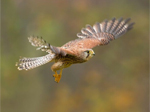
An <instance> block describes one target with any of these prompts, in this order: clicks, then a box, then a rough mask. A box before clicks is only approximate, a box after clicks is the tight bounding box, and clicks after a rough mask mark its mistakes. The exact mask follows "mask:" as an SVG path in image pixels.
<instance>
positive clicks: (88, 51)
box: [83, 49, 95, 61]
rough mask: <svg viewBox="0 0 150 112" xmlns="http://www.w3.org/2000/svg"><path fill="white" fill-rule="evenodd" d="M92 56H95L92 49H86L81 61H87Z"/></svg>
mask: <svg viewBox="0 0 150 112" xmlns="http://www.w3.org/2000/svg"><path fill="white" fill-rule="evenodd" d="M93 56H95V53H94V51H93V50H92V49H88V50H86V51H83V59H84V60H86V61H88V60H89V59H91V58H92V57H93Z"/></svg>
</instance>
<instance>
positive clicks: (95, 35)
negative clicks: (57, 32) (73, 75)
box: [62, 18, 134, 50]
mask: <svg viewBox="0 0 150 112" xmlns="http://www.w3.org/2000/svg"><path fill="white" fill-rule="evenodd" d="M129 21H130V18H128V19H125V20H123V18H120V19H115V18H113V19H112V20H109V21H107V20H105V21H104V22H102V23H96V24H94V26H93V27H92V26H90V25H86V28H83V29H82V30H81V33H78V34H77V36H78V37H79V39H76V40H74V41H70V42H68V43H67V44H65V45H64V46H62V47H63V48H66V49H76V50H78V49H91V48H93V47H96V46H99V45H106V44H108V43H109V42H110V41H112V40H114V39H117V38H118V37H120V36H122V35H123V34H125V33H126V32H127V31H129V30H130V29H132V27H133V25H134V23H129V24H128V22H129Z"/></svg>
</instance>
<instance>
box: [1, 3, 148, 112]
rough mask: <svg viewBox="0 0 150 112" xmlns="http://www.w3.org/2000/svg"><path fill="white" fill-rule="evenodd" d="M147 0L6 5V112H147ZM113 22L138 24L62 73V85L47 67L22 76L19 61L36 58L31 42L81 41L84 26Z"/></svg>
mask: <svg viewBox="0 0 150 112" xmlns="http://www.w3.org/2000/svg"><path fill="white" fill-rule="evenodd" d="M148 4H149V2H148V0H132V1H131V0H120V1H119V0H113V1H112V0H2V5H1V6H2V18H1V20H2V27H1V28H2V32H1V33H2V34H1V35H2V38H1V43H2V45H1V46H2V54H1V56H2V57H1V62H2V64H1V70H2V74H1V82H2V83H1V101H2V102H1V111H2V112H148V107H149V104H148V99H149V98H148V88H149V87H148V80H149V79H148V74H149V73H148V69H149V62H148V58H149V48H148V41H149V38H148V37H149V32H148V31H149V30H148V29H149V12H148V8H149V5H148ZM113 17H116V18H119V17H123V18H128V17H131V18H132V21H133V22H135V23H136V24H135V25H134V28H133V29H132V30H131V31H129V32H128V33H127V34H125V35H124V36H122V37H121V38H119V39H117V40H115V41H112V42H111V43H110V44H109V45H107V46H100V47H96V48H94V51H95V53H96V56H95V57H94V58H92V59H91V60H90V61H89V62H87V63H83V64H76V65H72V66H71V67H69V68H66V69H64V70H63V76H62V79H61V81H60V83H58V84H57V83H56V82H54V78H53V77H52V75H53V74H54V73H53V72H52V71H51V69H50V67H51V65H52V63H48V64H46V65H43V66H41V67H38V68H35V69H33V70H29V71H18V70H17V67H16V66H15V63H16V62H17V61H18V59H19V57H20V56H23V57H38V56H43V55H45V54H46V53H45V52H42V51H36V50H35V49H36V48H35V47H33V46H31V45H30V43H29V42H28V39H27V37H28V36H30V35H35V36H42V37H43V38H44V39H45V40H47V42H49V43H51V44H52V45H54V46H61V45H63V44H65V43H66V42H68V41H70V40H74V39H76V38H77V36H76V34H77V33H79V32H80V30H81V28H83V27H85V25H86V24H91V25H93V24H94V23H95V22H102V21H103V20H105V19H111V18H113Z"/></svg>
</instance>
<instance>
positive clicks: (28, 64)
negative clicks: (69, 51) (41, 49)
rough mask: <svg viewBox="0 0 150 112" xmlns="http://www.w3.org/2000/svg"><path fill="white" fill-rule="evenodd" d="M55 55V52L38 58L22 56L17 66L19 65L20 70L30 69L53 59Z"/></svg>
mask: <svg viewBox="0 0 150 112" xmlns="http://www.w3.org/2000/svg"><path fill="white" fill-rule="evenodd" d="M54 57H55V54H48V55H46V56H42V57H36V58H22V59H19V62H18V63H16V66H18V70H29V69H33V68H36V67H38V66H41V65H43V64H46V63H48V62H50V61H52V60H53V59H54Z"/></svg>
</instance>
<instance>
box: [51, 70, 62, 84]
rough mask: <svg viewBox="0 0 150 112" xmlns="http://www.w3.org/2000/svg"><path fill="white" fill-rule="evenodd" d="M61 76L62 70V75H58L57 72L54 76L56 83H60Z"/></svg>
mask: <svg viewBox="0 0 150 112" xmlns="http://www.w3.org/2000/svg"><path fill="white" fill-rule="evenodd" d="M61 75H62V70H60V74H57V72H55V74H54V75H53V77H55V82H57V83H58V82H59V81H60V79H61Z"/></svg>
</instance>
